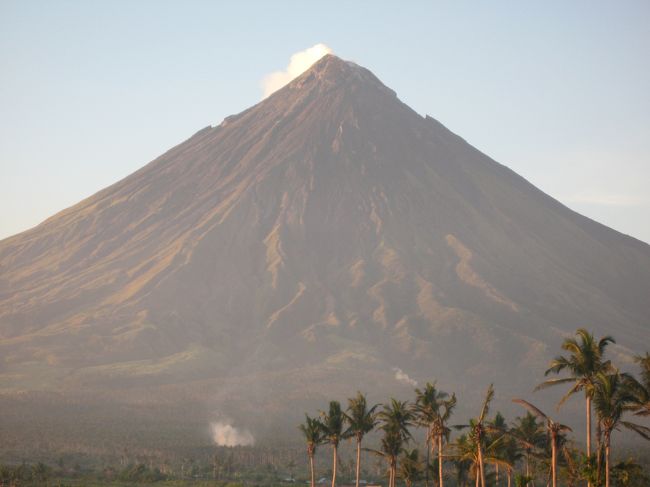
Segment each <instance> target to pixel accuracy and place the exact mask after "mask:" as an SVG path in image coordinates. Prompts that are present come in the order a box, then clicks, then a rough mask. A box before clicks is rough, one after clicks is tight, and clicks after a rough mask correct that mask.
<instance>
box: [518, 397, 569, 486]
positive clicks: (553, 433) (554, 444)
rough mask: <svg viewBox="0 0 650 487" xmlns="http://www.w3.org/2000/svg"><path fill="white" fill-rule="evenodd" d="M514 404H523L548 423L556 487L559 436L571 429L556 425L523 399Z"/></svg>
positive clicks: (553, 476) (552, 471) (552, 476)
mask: <svg viewBox="0 0 650 487" xmlns="http://www.w3.org/2000/svg"><path fill="white" fill-rule="evenodd" d="M512 402H516V403H517V404H521V405H522V406H524V407H525V408H527V409H528V410H530V411H531V412H532V413H533V414H535V415H536V416H538V417H539V418H541V419H543V420H545V421H546V429H547V431H548V433H549V435H550V437H551V479H552V485H553V487H556V485H557V448H558V436H559V435H560V434H561V433H562V432H564V431H571V428H569V427H568V426H566V425H564V424H560V423H556V422H555V421H553V420H552V419H551V418H549V417H548V416H547V415H546V414H544V413H543V412H542V411H541V410H540V409H538V408H537V407H535V406H533V405H532V404H531V403H529V402H528V401H524V400H523V399H513V400H512Z"/></svg>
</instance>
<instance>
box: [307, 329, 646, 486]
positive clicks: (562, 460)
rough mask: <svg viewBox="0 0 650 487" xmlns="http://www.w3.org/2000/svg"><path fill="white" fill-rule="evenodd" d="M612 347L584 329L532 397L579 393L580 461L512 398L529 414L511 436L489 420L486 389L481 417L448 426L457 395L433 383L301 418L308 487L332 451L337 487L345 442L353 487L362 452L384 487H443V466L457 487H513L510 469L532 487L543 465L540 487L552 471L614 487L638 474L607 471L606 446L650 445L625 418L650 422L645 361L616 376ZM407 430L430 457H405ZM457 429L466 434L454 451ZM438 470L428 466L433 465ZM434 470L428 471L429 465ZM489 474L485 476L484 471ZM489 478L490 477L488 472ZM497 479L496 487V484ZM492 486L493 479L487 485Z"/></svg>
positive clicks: (549, 422) (501, 423)
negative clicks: (411, 392) (623, 433)
mask: <svg viewBox="0 0 650 487" xmlns="http://www.w3.org/2000/svg"><path fill="white" fill-rule="evenodd" d="M610 343H614V339H613V338H611V337H609V336H607V337H604V338H602V339H600V340H596V339H595V338H594V336H593V335H592V334H591V333H589V332H588V331H586V330H584V329H579V330H577V332H576V335H575V337H572V338H568V339H566V340H565V341H564V342H563V344H562V349H563V350H564V351H565V352H567V354H566V355H561V356H558V357H557V358H555V359H554V360H553V361H552V362H551V364H550V366H549V368H548V370H547V371H546V374H545V375H547V376H548V375H550V374H556V375H559V374H563V375H562V376H559V377H555V378H551V379H548V380H546V381H545V382H542V383H541V384H540V385H539V386H537V388H536V389H544V388H547V387H551V386H554V385H560V384H569V385H570V388H569V390H568V392H567V393H566V394H565V395H564V397H563V398H562V399H561V401H560V403H559V404H558V408H559V407H560V406H561V405H562V404H564V402H565V401H566V400H567V399H568V398H569V397H571V396H572V395H573V394H575V393H578V392H582V393H583V394H584V397H585V402H586V425H587V428H586V433H587V434H586V437H587V441H586V455H585V454H582V453H581V452H579V451H578V450H577V449H576V448H572V446H571V442H570V441H569V440H568V437H567V434H568V433H569V432H570V431H571V428H570V427H569V426H567V425H564V424H561V423H559V422H557V421H555V420H554V419H552V418H551V417H549V416H548V415H546V414H545V413H544V412H542V411H541V410H540V409H539V408H537V407H536V406H535V405H533V404H532V403H530V402H528V401H526V400H524V399H519V398H515V399H513V402H515V403H517V404H519V405H521V406H522V407H524V408H525V409H526V414H525V415H524V416H522V417H519V418H517V419H516V421H515V424H514V425H513V426H512V427H509V426H508V425H507V424H506V421H505V418H504V417H503V416H502V415H501V414H500V413H497V414H496V415H495V417H494V418H493V419H488V414H489V409H490V404H491V402H492V400H493V398H494V388H493V386H492V385H490V386H489V387H488V389H487V392H486V394H485V399H484V401H483V404H482V407H481V409H480V411H479V414H478V416H476V417H475V418H473V419H471V420H470V421H469V422H468V423H467V424H462V425H451V424H450V419H451V416H452V414H453V411H454V408H455V407H456V404H457V400H456V396H455V394H448V393H446V392H444V391H441V390H439V389H437V387H436V384H435V382H434V383H427V384H426V386H425V387H424V388H423V389H415V401H414V402H412V403H411V402H409V401H399V400H396V399H391V400H390V401H389V402H388V403H387V404H381V405H380V404H377V405H373V406H370V405H369V404H368V402H367V399H366V396H364V395H363V394H361V393H360V392H359V393H357V395H356V396H355V397H353V398H350V399H348V407H347V409H345V410H343V409H342V407H341V404H340V403H339V402H338V401H331V402H330V403H329V408H328V410H327V411H321V412H320V414H319V415H318V416H316V417H310V416H309V415H305V422H304V423H303V424H301V425H300V427H299V428H300V430H301V431H302V433H303V435H304V438H305V440H306V442H307V455H308V457H309V465H310V473H311V485H312V487H314V454H315V452H316V448H317V446H318V445H321V444H329V445H330V446H331V448H332V487H335V486H336V475H337V462H338V460H337V458H338V446H339V443H340V441H341V440H344V439H354V441H355V442H356V487H359V477H360V467H361V451H362V450H365V451H368V452H371V453H373V454H375V455H377V456H379V457H381V458H382V459H383V460H384V461H385V463H386V466H387V472H388V487H395V485H396V480H397V478H398V476H399V477H400V478H401V479H402V480H403V481H404V483H405V485H406V487H411V485H412V484H413V482H415V481H418V480H421V478H422V476H423V474H424V475H425V476H426V479H427V485H428V475H429V471H430V470H431V471H433V472H435V478H436V483H437V485H438V487H444V482H445V475H444V471H443V466H444V465H445V462H447V463H448V464H449V465H452V464H453V465H454V466H455V470H456V479H455V480H456V482H455V483H456V485H459V486H465V485H467V483H468V480H469V478H473V479H474V483H475V486H476V487H487V485H488V480H489V481H490V482H491V485H495V484H496V485H501V484H502V482H504V483H507V486H508V487H511V484H512V479H513V475H514V474H515V469H516V466H520V467H521V470H522V471H521V472H520V473H519V474H517V475H514V477H515V483H516V484H517V485H521V486H528V485H531V483H532V482H533V480H534V478H535V476H536V475H535V470H538V469H536V468H534V467H536V466H539V465H542V466H543V467H545V468H544V469H543V471H545V472H546V478H547V481H546V485H552V486H553V487H556V486H557V478H558V471H559V470H558V465H560V464H561V465H562V466H563V468H564V474H565V479H566V485H578V482H580V481H585V480H586V482H587V484H588V486H589V487H598V486H600V485H603V483H604V485H605V487H610V477H611V474H612V472H614V473H615V474H616V475H619V471H620V472H622V471H624V470H625V469H626V468H627V470H625V471H626V472H628V474H629V472H632V471H635V470H634V468H636V467H637V466H636V465H633V464H631V465H627V464H625V462H621V463H619V464H618V465H616V466H612V465H611V449H612V445H611V437H612V434H613V432H614V431H617V430H619V429H621V428H627V429H629V430H632V431H634V432H636V433H638V434H639V435H641V436H642V437H643V438H645V439H647V440H650V428H649V427H647V426H643V425H641V424H638V423H635V422H632V421H629V420H628V419H627V416H630V415H631V416H637V417H647V416H650V355H649V354H648V353H646V354H645V356H640V357H637V358H636V360H637V362H638V364H639V366H640V369H641V374H640V378H639V379H637V378H636V377H634V376H633V375H632V374H628V373H624V372H621V371H619V370H618V369H617V368H616V367H615V366H614V365H613V364H612V363H611V361H610V360H606V359H605V352H606V349H607V346H608V345H609V344H610ZM592 412H595V416H596V441H595V449H593V448H592V446H593V445H594V442H593V441H592ZM413 428H423V429H424V431H425V443H426V458H425V459H423V458H421V456H420V452H419V450H418V449H417V448H408V446H409V444H410V443H412V442H413V441H414V439H413V435H412V429H413ZM374 430H376V431H378V432H379V433H380V434H381V437H380V443H379V448H377V449H370V448H362V446H361V445H362V441H363V439H364V437H365V435H367V434H368V433H370V432H371V431H374ZM453 430H458V431H463V430H464V432H463V433H461V434H460V435H459V436H458V437H457V438H456V439H455V440H454V441H453V442H452V441H451V439H450V438H451V433H452V431H453ZM431 457H433V458H434V461H433V462H431V461H430V458H431ZM432 463H433V464H432ZM488 466H489V467H491V468H488ZM488 469H489V470H490V472H489V474H488V472H487V470H488ZM500 477H501V480H500ZM492 479H493V480H492Z"/></svg>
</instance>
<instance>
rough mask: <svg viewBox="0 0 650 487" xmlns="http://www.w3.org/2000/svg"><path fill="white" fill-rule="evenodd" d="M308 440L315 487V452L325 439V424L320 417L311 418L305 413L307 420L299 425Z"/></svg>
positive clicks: (312, 480) (308, 453) (311, 476)
mask: <svg viewBox="0 0 650 487" xmlns="http://www.w3.org/2000/svg"><path fill="white" fill-rule="evenodd" d="M298 429H300V431H301V432H302V434H303V436H304V437H305V441H306V442H307V457H309V473H310V479H311V487H314V484H315V481H314V454H315V453H316V447H317V446H318V445H319V444H321V443H322V441H323V425H322V424H321V422H320V421H319V420H318V418H310V417H309V415H307V414H305V422H304V423H303V424H301V425H300V426H298Z"/></svg>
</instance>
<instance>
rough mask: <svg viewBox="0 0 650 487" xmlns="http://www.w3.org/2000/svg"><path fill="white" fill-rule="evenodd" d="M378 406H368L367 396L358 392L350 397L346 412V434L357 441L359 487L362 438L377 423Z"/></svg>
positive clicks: (357, 480) (357, 481) (357, 482)
mask: <svg viewBox="0 0 650 487" xmlns="http://www.w3.org/2000/svg"><path fill="white" fill-rule="evenodd" d="M378 406H379V405H378V404H375V405H374V406H372V407H371V408H368V402H367V401H366V396H364V395H363V394H361V392H357V395H356V397H352V398H350V399H348V410H347V413H344V414H345V417H346V419H347V421H348V424H349V425H350V426H349V428H348V431H347V432H346V435H347V436H350V437H352V436H353V437H354V438H355V439H356V442H357V466H356V482H355V485H356V487H359V475H360V473H361V440H363V437H364V436H365V435H366V433H370V432H371V431H372V430H373V429H374V428H375V426H376V425H377V415H376V414H375V409H377V407H378Z"/></svg>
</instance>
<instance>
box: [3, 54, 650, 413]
mask: <svg viewBox="0 0 650 487" xmlns="http://www.w3.org/2000/svg"><path fill="white" fill-rule="evenodd" d="M0 266H1V267H0V350H1V353H2V363H1V365H0V367H1V368H0V387H2V389H3V390H5V391H13V390H17V389H20V390H25V389H26V390H43V389H46V390H52V389H56V390H63V391H68V392H69V393H70V394H74V393H76V392H79V391H86V390H89V389H91V390H92V389H105V388H107V387H109V388H112V389H114V390H115V391H126V392H124V394H126V395H127V396H128V397H133V395H137V394H142V395H143V397H145V396H146V397H153V396H151V394H153V395H155V397H156V398H158V399H157V400H160V399H161V398H165V397H168V398H169V400H174V399H177V398H179V397H180V396H182V397H183V398H184V400H195V401H199V402H201V401H202V402H205V403H206V404H211V405H214V407H215V408H218V409H221V410H228V411H244V410H246V409H251V410H252V409H255V408H260V407H264V408H267V410H268V413H269V415H271V416H272V415H274V414H275V415H281V414H283V412H285V411H286V410H287V408H288V405H289V404H291V403H292V402H293V401H299V402H300V404H302V403H306V402H309V401H316V400H317V399H319V398H321V397H323V396H324V395H327V396H329V397H331V396H332V395H335V394H341V395H346V394H349V393H350V391H354V390H356V389H358V388H362V389H364V390H374V391H377V392H378V393H384V392H385V393H390V392H394V391H399V390H405V388H406V389H408V388H410V386H409V385H408V384H404V383H400V382H399V381H397V380H396V379H395V371H394V368H396V367H399V368H401V369H403V370H404V371H405V372H406V373H408V374H409V375H410V376H412V377H413V378H415V379H430V378H432V377H437V378H438V379H439V380H441V381H442V382H443V383H452V382H453V383H455V384H458V387H455V390H457V391H458V392H459V393H461V394H462V392H463V390H465V391H474V390H475V389H476V388H477V386H480V387H479V389H481V390H482V389H483V387H484V385H485V384H486V383H488V382H490V381H493V380H494V381H496V382H497V387H498V388H499V387H501V388H502V390H503V389H505V391H507V392H513V393H514V392H518V391H522V390H526V391H527V390H529V389H530V387H531V377H530V370H542V369H543V366H544V364H545V363H546V360H547V359H548V356H549V354H550V353H551V352H550V351H551V350H553V349H554V348H555V347H556V346H557V344H558V343H559V342H560V340H561V338H562V334H564V333H571V332H572V331H573V330H574V329H575V328H576V327H577V326H587V327H589V328H590V329H592V330H593V331H594V332H596V333H597V334H601V335H602V334H605V333H613V334H615V335H616V337H617V339H618V340H619V343H620V344H622V346H623V348H620V349H619V352H620V353H625V347H627V348H628V349H631V350H633V351H635V352H639V351H641V350H639V349H637V347H638V346H639V344H647V343H648V342H649V340H648V339H649V338H650V321H649V320H650V318H649V317H650V299H648V297H649V294H648V293H649V290H650V247H649V246H648V245H647V244H645V243H643V242H640V241H638V240H635V239H633V238H630V237H628V236H625V235H622V234H620V233H618V232H616V231H614V230H611V229H609V228H607V227H605V226H603V225H600V224H598V223H596V222H594V221H592V220H589V219H587V218H585V217H583V216H581V215H579V214H577V213H575V212H573V211H571V210H570V209H568V208H566V207H564V206H563V205H561V204H560V203H559V202H557V201H555V200H553V199H552V198H550V197H549V196H547V195H546V194H544V193H543V192H541V191H540V190H538V189H536V188H535V187H534V186H532V185H531V184H529V183H528V182H527V181H525V180H524V179H523V178H521V177H520V176H518V175H517V174H515V173H514V172H512V171H511V170H509V169H508V168H507V167H505V166H502V165H500V164H498V163H496V162H495V161H493V160H491V159H490V158H489V157H487V156H486V155H484V154H482V153H481V152H479V151H478V150H476V149H474V148H473V147H472V146H471V145H469V144H468V143H467V142H465V141H464V140H463V139H461V138H460V137H458V136H457V135H455V134H453V133H451V132H450V131H449V130H447V129H446V128H445V127H444V126H442V125H441V124H440V123H438V122H437V121H435V120H434V119H432V118H430V117H424V118H423V117H421V116H420V115H418V114H417V113H416V112H414V111H413V110H412V109H410V108H409V107H408V106H406V105H405V104H403V103H402V102H401V101H400V100H399V99H398V98H397V97H396V95H395V93H394V92H393V91H392V90H390V89H389V88H387V87H386V86H384V85H383V84H382V83H381V82H380V81H379V80H378V79H377V78H376V77H375V76H374V75H373V74H372V73H371V72H370V71H368V70H366V69H364V68H362V67H360V66H357V65H355V64H352V63H348V62H345V61H343V60H341V59H339V58H337V57H335V56H331V55H328V56H325V57H324V58H322V59H321V60H320V61H318V62H317V63H316V64H315V65H314V66H312V68H310V69H309V70H308V71H307V72H305V73H304V74H303V75H301V76H300V77H299V78H297V79H296V80H294V81H293V82H292V83H290V84H289V85H287V86H286V87H284V88H283V89H281V90H279V91H278V92H276V93H275V94H273V95H272V96H270V97H269V98H267V99H266V100H264V101H262V102H261V103H259V104H257V105H255V106H254V107H252V108H250V109H248V110H246V111H244V112H242V113H240V114H238V115H235V116H231V117H228V118H227V119H225V120H224V122H223V123H222V124H221V125H219V126H217V127H207V128H205V129H203V130H201V131H199V132H198V133H196V134H195V135H194V136H192V137H191V138H190V139H188V140H187V141H185V142H183V143H181V144H180V145H178V146H176V147H174V148H173V149H171V150H170V151H169V152H167V153H165V154H163V155H162V156H160V157H159V158H158V159H156V160H154V161H153V162H151V163H149V164H148V165H147V166H145V167H143V168H142V169H140V170H139V171H137V172H136V173H134V174H132V175H131V176H129V177H127V178H125V179H123V180H122V181H120V182H118V183H116V184H114V185H112V186H110V187H108V188H106V189H105V190H103V191H100V192H99V193H97V194H96V195H94V196H92V197H90V198H88V199H86V200H84V201H82V202H81V203H79V204H77V205H75V206H73V207H71V208H69V209H67V210H64V211H62V212H61V213H59V214H57V215H55V216H53V217H52V218H50V219H48V220H47V221H45V222H43V223H42V224H41V225H39V226H37V227H35V228H34V229H32V230H29V231H27V232H24V233H21V234H19V235H16V236H14V237H11V238H8V239H5V240H3V241H2V242H0ZM179 391H182V392H179ZM166 393H168V394H169V395H167V396H166V395H165V394H166ZM120 394H121V393H118V392H116V396H115V397H120ZM260 402H261V403H260ZM252 404H255V407H253V405H252ZM211 407H212V406H211ZM230 414H234V413H232V412H231V413H230Z"/></svg>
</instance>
